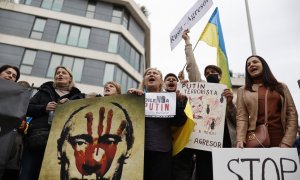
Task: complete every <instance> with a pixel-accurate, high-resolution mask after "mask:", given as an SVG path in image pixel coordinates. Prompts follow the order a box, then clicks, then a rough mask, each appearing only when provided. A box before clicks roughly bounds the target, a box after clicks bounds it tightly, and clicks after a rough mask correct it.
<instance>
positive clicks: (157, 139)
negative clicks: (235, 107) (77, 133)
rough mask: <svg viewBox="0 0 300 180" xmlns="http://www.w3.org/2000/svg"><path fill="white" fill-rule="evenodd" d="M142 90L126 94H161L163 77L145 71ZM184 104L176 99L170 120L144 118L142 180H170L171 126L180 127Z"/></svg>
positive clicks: (158, 73)
mask: <svg viewBox="0 0 300 180" xmlns="http://www.w3.org/2000/svg"><path fill="white" fill-rule="evenodd" d="M142 89H143V90H137V89H129V90H128V93H134V94H138V95H142V94H144V92H145V93H160V92H163V76H162V73H161V72H160V71H159V70H158V69H156V68H148V69H146V70H145V73H144V79H143V82H142ZM184 108H185V103H184V102H182V101H180V100H179V98H176V115H175V116H174V117H172V118H157V117H155V118H154V117H146V118H145V126H146V127H145V128H146V129H145V157H144V180H153V179H155V180H171V179H172V178H171V171H172V168H171V167H172V136H171V126H172V125H175V126H181V125H183V124H184V123H185V121H186V119H187V117H186V115H185V113H184Z"/></svg>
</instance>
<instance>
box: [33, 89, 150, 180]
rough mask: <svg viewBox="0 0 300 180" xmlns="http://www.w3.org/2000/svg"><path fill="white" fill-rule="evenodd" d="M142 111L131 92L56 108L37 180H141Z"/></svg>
mask: <svg viewBox="0 0 300 180" xmlns="http://www.w3.org/2000/svg"><path fill="white" fill-rule="evenodd" d="M144 111H145V107H144V96H137V95H134V94H128V95H117V96H107V97H99V98H90V99H81V100H74V101H68V102H67V103H65V104H63V105H60V106H58V107H57V109H56V110H55V113H54V119H53V122H52V127H51V131H50V135H49V139H48V144H47V147H46V151H45V155H44V160H43V164H42V169H41V172H40V177H39V179H61V180H62V179H63V180H65V179H116V180H118V179H132V180H140V179H143V166H142V165H143V164H144V134H145V132H144V131H145V116H144Z"/></svg>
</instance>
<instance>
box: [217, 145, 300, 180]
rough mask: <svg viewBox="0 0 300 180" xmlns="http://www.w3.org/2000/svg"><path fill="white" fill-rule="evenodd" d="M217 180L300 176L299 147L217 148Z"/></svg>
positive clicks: (276, 179)
mask: <svg viewBox="0 0 300 180" xmlns="http://www.w3.org/2000/svg"><path fill="white" fill-rule="evenodd" d="M212 154H213V171H214V180H224V179H232V180H233V179H237V180H242V179H243V180H299V178H300V166H299V158H298V154H297V149H296V148H244V149H240V148H221V149H219V148H214V149H213V151H212Z"/></svg>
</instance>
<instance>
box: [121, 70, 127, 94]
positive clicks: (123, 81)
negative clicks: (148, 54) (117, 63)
mask: <svg viewBox="0 0 300 180" xmlns="http://www.w3.org/2000/svg"><path fill="white" fill-rule="evenodd" d="M127 77H128V75H127V74H126V73H123V76H122V83H121V86H122V92H125V91H126V90H127V89H128V88H127Z"/></svg>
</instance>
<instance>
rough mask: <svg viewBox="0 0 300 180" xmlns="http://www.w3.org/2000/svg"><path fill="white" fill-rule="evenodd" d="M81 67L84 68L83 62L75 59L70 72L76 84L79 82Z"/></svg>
mask: <svg viewBox="0 0 300 180" xmlns="http://www.w3.org/2000/svg"><path fill="white" fill-rule="evenodd" d="M83 66H84V60H83V59H80V58H75V61H74V66H73V68H72V72H73V74H74V80H75V81H76V82H80V81H81V76H82V71H83Z"/></svg>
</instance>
